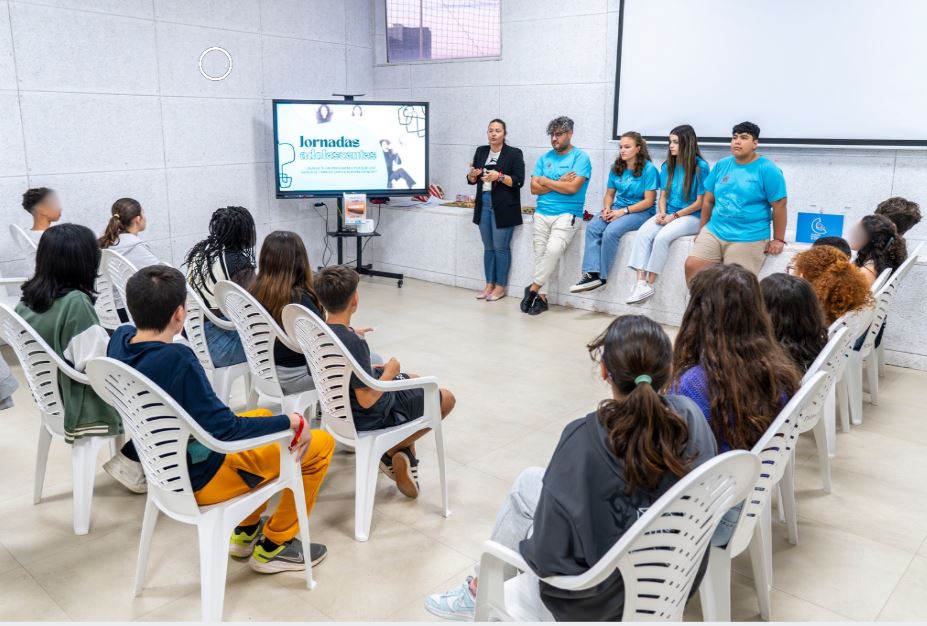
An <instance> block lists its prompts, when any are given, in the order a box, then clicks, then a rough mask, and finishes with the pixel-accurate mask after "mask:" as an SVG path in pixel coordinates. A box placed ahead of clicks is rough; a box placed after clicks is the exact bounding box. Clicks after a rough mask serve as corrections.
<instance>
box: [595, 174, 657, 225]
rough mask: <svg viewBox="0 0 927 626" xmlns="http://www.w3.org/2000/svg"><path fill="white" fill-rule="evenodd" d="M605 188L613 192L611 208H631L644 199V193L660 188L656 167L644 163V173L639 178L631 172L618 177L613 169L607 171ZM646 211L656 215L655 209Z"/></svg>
mask: <svg viewBox="0 0 927 626" xmlns="http://www.w3.org/2000/svg"><path fill="white" fill-rule="evenodd" d="M607 187H608V188H609V189H614V190H615V200H614V201H613V202H612V206H614V207H626V206H631V205H632V204H637V203H638V202H640V201H641V200H643V199H644V192H645V191H654V190H656V189H659V188H660V174H659V172H657V168H656V166H655V165H654V164H653V163H651V162H650V161H645V162H644V171H643V172H641V175H640V176H635V175H634V174H632V173H631V170H625V171H623V172H622V173H621V176H619V175H618V174H616V173H615V170H614V168H613V169H610V170H609V171H608V185H607ZM654 204H656V203H654ZM647 211H648V212H649V213H650V214H651V215H653V214H654V213H656V208H655V207H653V206H652V207H650V208H649V209H647Z"/></svg>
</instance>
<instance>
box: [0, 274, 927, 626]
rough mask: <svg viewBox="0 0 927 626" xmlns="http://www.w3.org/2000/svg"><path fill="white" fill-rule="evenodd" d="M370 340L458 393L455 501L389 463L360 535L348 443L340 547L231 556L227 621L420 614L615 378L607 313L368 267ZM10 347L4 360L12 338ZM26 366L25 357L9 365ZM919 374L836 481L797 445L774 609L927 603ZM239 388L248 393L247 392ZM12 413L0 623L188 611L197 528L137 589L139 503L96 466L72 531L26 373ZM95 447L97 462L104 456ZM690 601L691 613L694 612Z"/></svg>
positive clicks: (785, 616)
mask: <svg viewBox="0 0 927 626" xmlns="http://www.w3.org/2000/svg"><path fill="white" fill-rule="evenodd" d="M356 321H357V322H358V323H359V324H362V325H369V326H373V327H375V328H376V331H375V332H374V333H372V334H371V335H370V336H369V341H370V343H371V345H372V346H373V348H374V349H375V350H376V351H378V352H380V353H381V354H383V355H384V356H387V357H388V356H390V355H395V356H396V357H397V358H399V359H400V361H401V363H402V365H403V369H404V370H406V371H412V372H417V373H421V374H434V375H436V376H438V378H439V380H440V382H441V384H442V385H444V386H446V387H449V388H450V389H452V390H453V391H454V392H455V393H456V395H457V398H458V405H457V409H456V411H455V412H454V413H453V414H452V415H451V416H450V417H449V418H448V420H447V422H446V431H445V432H446V442H447V452H448V456H449V462H448V470H449V480H450V489H451V492H450V495H451V508H452V515H451V517H449V518H448V519H444V518H443V517H441V515H440V512H439V499H440V492H439V490H438V486H437V479H436V472H435V471H434V469H435V460H434V456H433V455H432V454H431V449H432V446H431V445H430V443H429V441H428V440H425V442H424V444H423V445H422V446H421V448H422V450H421V453H420V456H422V463H423V468H422V475H423V476H422V478H423V480H422V483H423V485H422V486H423V493H422V495H421V497H420V499H419V500H418V501H410V500H407V499H405V498H404V497H403V496H401V495H400V494H399V493H398V492H397V491H396V488H395V486H393V485H391V484H390V483H389V482H388V481H387V480H386V479H385V478H384V477H381V478H380V481H379V489H378V491H377V500H376V508H375V512H374V520H373V529H372V534H371V538H370V541H369V542H368V543H357V542H355V541H354V539H353V513H354V508H353V502H354V473H353V457H352V456H350V455H348V454H344V453H340V452H339V453H336V455H335V459H334V462H333V464H332V467H331V470H330V471H329V474H328V477H327V478H326V482H325V485H324V486H323V489H322V494H321V496H320V498H319V501H318V504H317V507H316V509H315V511H314V513H313V515H312V522H313V524H312V536H313V539H314V540H316V541H322V542H324V543H326V544H328V547H329V551H330V555H329V558H328V560H327V561H326V562H325V563H324V564H322V565H321V566H320V567H319V568H318V569H317V570H316V576H317V580H318V586H317V588H316V589H315V590H314V591H311V592H310V591H307V590H306V589H305V588H304V587H303V586H302V579H301V578H300V576H299V575H297V574H279V575H276V576H261V575H258V574H254V573H253V572H251V570H250V569H248V567H247V566H246V565H245V564H243V563H237V562H233V563H231V564H230V568H229V576H228V584H227V590H226V600H225V619H227V620H255V619H258V620H300V621H316V620H329V619H333V620H334V619H338V620H372V619H381V620H382V619H389V620H401V621H410V620H427V619H430V615H429V614H428V613H426V612H425V610H424V609H423V608H422V600H423V599H424V597H425V596H426V595H427V594H428V593H431V592H435V591H439V590H444V589H446V588H448V587H450V586H452V585H455V584H457V583H458V582H459V581H460V580H461V579H462V578H463V577H464V576H466V574H467V573H468V572H469V571H470V569H471V566H472V564H473V562H474V561H475V560H476V558H477V557H478V555H479V552H480V546H481V543H482V542H483V541H484V540H485V539H486V538H488V536H489V531H490V529H491V527H492V523H493V518H494V516H495V512H496V509H497V507H498V505H499V503H500V502H501V500H502V498H503V497H504V495H505V493H506V491H507V489H508V487H509V485H510V483H511V482H512V480H513V479H514V478H515V476H517V475H518V473H519V472H520V471H521V470H522V469H523V468H524V467H526V466H528V465H544V464H546V462H547V460H548V459H549V457H550V454H551V452H552V451H553V448H554V446H555V444H556V442H557V439H558V437H559V433H560V430H561V429H562V427H563V425H564V424H566V423H567V422H568V421H570V420H571V419H573V418H575V417H578V416H580V415H584V414H585V413H587V412H588V411H590V410H592V409H593V408H594V407H595V406H596V403H597V402H598V401H599V400H600V399H601V398H602V397H604V396H605V394H606V389H605V387H604V386H603V383H601V381H597V380H596V378H595V376H594V371H593V365H592V362H591V361H590V359H589V357H588V355H587V353H586V351H585V349H584V346H585V344H586V342H588V341H589V340H590V339H592V338H593V337H594V336H595V335H596V334H597V333H599V332H600V331H601V330H603V329H604V328H605V326H606V325H607V323H608V321H609V318H608V317H607V316H604V315H600V314H595V313H589V312H586V311H579V310H569V309H561V308H554V309H552V310H551V311H550V312H549V313H546V314H544V315H542V316H540V317H536V318H528V317H526V316H524V315H522V314H521V313H520V312H519V311H518V306H517V301H516V300H514V299H511V298H510V299H507V300H504V301H501V302H495V303H484V302H478V301H476V300H474V299H473V294H471V293H469V292H467V291H463V290H460V289H453V288H449V287H443V286H438V285H433V284H429V283H423V282H419V281H414V280H408V281H406V286H405V287H404V288H403V289H402V290H397V289H396V287H395V286H394V284H393V283H388V282H371V281H366V280H365V281H364V282H363V284H362V291H361V313H360V315H359V316H358V318H357V320H356ZM4 356H5V357H6V359H7V362H9V363H10V364H11V365H14V363H15V359H13V358H12V356H11V354H10V352H9V351H8V349H4ZM14 368H15V369H16V371H17V373H18V374H21V373H20V372H19V368H18V364H15V365H14ZM925 385H927V373H921V372H916V371H913V370H906V369H898V368H892V367H890V368H888V373H887V376H886V377H885V378H884V379H883V381H882V402H881V404H880V406H878V407H872V406H869V405H867V406H866V419H865V423H864V424H863V425H862V426H859V427H855V428H854V429H853V431H852V432H851V433H849V434H841V435H840V436H839V438H838V456H837V458H836V459H835V460H834V466H833V483H834V489H833V493H832V494H831V495H824V493H823V492H822V491H821V489H820V478H819V474H818V468H817V461H816V459H815V456H814V453H813V447H812V446H811V444H810V442H808V441H804V442H803V443H802V445H801V446H800V448H799V468H798V478H797V484H798V498H799V502H798V510H799V515H800V528H799V531H800V544H799V545H798V546H792V545H789V544H788V543H787V542H786V540H785V529H784V527H782V526H781V525H780V524H778V523H774V552H775V554H774V557H773V558H774V585H775V590H774V591H773V594H772V617H773V619H775V620H805V621H807V620H831V621H837V620H847V619H856V620H875V619H881V620H916V619H921V620H922V619H925V618H927V594H925V593H924V591H925V589H927V542H925V538H927V481H925V480H924V477H925V476H927V420H925V419H924V412H923V407H924V402H923V400H922V395H921V394H922V393H923V391H922V389H923V388H924V387H925ZM237 398H238V399H239V400H241V399H242V398H243V396H242V395H241V393H240V391H239V392H238V394H237ZM16 402H17V405H16V408H14V409H13V410H11V411H4V412H2V413H0V420H2V424H3V433H4V434H3V437H2V439H0V619H3V620H40V619H51V620H67V619H74V620H132V619H139V620H158V621H163V620H196V619H198V618H199V606H200V605H199V584H198V565H197V546H196V534H195V531H194V529H193V528H192V527H189V526H184V525H181V524H178V523H175V522H173V521H171V520H169V519H166V518H164V517H163V516H162V518H161V521H160V522H159V524H158V528H157V531H156V533H155V540H154V548H153V552H152V558H151V564H150V569H149V577H148V586H147V588H146V589H145V591H144V593H143V594H142V595H141V596H140V597H138V598H134V597H133V596H132V580H133V574H134V568H135V559H136V550H137V547H138V537H139V529H140V522H141V516H142V509H143V505H144V498H143V497H141V496H134V495H131V494H129V493H127V492H126V491H124V490H123V489H122V488H121V487H120V486H118V485H117V484H115V483H114V482H113V481H112V480H111V479H110V478H109V476H107V475H106V474H105V473H103V472H102V470H101V471H100V472H99V473H98V475H97V483H96V492H95V495H94V501H93V521H92V528H91V532H90V534H89V535H87V536H83V537H76V536H74V535H73V533H72V532H71V479H70V475H71V470H70V462H69V455H68V449H67V447H66V446H65V445H64V444H61V443H56V444H53V446H52V452H51V457H50V460H49V467H48V474H47V479H46V486H45V495H44V498H43V500H42V502H41V503H40V504H38V505H32V502H31V496H30V493H31V489H32V487H31V484H32V472H33V464H34V459H35V448H34V446H35V443H34V442H35V440H36V430H37V423H38V422H37V416H36V411H35V408H34V405H33V402H32V400H31V398H30V396H29V393H28V391H27V390H26V389H25V386H24V385H23V387H22V388H21V389H20V391H19V392H18V393H17V395H16ZM101 462H102V459H101ZM734 569H735V574H734V580H733V585H734V588H733V617H734V619H735V620H752V619H756V618H757V606H756V599H755V596H754V592H753V588H752V581H751V580H750V565H749V562H748V561H747V560H746V559H745V558H739V559H737V560H736V561H735V564H734ZM699 617H700V613H699V610H698V602H697V601H694V602H693V603H692V606H690V607H689V610H688V612H687V618H689V619H698V618H699Z"/></svg>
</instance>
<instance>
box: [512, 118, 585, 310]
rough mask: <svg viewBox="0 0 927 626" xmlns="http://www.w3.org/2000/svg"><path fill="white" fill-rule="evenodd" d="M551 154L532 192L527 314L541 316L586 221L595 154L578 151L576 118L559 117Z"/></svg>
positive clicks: (552, 126)
mask: <svg viewBox="0 0 927 626" xmlns="http://www.w3.org/2000/svg"><path fill="white" fill-rule="evenodd" d="M547 134H548V135H550V145H551V147H553V150H550V151H548V152H546V153H544V154H543V155H541V158H540V159H538V161H537V164H536V165H535V166H534V172H533V173H532V175H531V193H533V194H534V195H536V196H537V197H538V199H537V210H536V211H535V213H534V282H533V283H532V284H530V285H528V286H527V287H525V296H524V298H522V301H521V311H522V313H528V314H529V315H538V314H539V313H543V312H544V311H546V310H547V296H546V292H543V291H542V289H543V288H544V285H546V284H547V283H548V282H549V281H550V277H551V276H552V275H553V273H554V271H555V270H556V269H557V264H558V263H560V257H561V256H562V255H563V253H564V251H565V250H566V249H567V247H568V246H569V245H570V242H571V241H573V235H575V234H576V231H577V229H578V228H579V224H580V222H582V221H583V205H584V204H585V202H586V188H587V187H588V186H589V177H590V176H592V162H591V161H590V160H589V155H587V154H586V153H585V152H583V151H582V150H580V149H579V148H577V147H575V146H574V145H573V144H572V143H571V141H572V139H573V120H571V119H570V118H568V117H566V116H561V117H558V118H556V119H554V120H551V122H550V123H549V124H548V125H547Z"/></svg>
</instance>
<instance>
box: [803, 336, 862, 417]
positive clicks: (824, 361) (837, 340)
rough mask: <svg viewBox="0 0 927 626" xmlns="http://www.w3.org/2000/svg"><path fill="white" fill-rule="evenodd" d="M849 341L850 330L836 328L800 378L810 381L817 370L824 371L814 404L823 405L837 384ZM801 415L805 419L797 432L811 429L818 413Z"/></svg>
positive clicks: (847, 353) (845, 361)
mask: <svg viewBox="0 0 927 626" xmlns="http://www.w3.org/2000/svg"><path fill="white" fill-rule="evenodd" d="M851 341H852V337H851V336H850V330H849V329H848V328H847V327H845V326H842V327H840V328H838V329H837V332H835V333H834V334H833V335H832V336H831V338H830V339H829V340H828V341H827V345H825V346H824V348H823V349H822V350H821V352H820V353H819V354H818V356H817V358H816V359H815V360H814V362H813V363H812V364H811V366H810V367H808V371H807V372H805V375H804V377H803V378H802V383H803V384H804V383H806V382H808V381H810V380H811V379H812V378H813V377H814V375H815V374H817V373H818V372H824V374H825V375H826V376H827V383H826V384H825V385H824V386H823V387H822V388H821V390H820V397H819V398H815V399H814V402H815V403H816V404H819V405H821V406H823V405H824V401H825V399H826V398H827V394H828V393H829V392H830V389H831V387H833V386H834V385H835V384H837V381H838V380H839V379H840V377H841V376H842V375H843V371H844V370H845V369H846V366H847V363H848V362H849V360H850V350H852V349H853V346H852V345H851V343H850V342H851ZM803 416H804V417H805V418H807V419H804V420H803V421H802V422H801V423H800V424H799V427H798V430H799V432H807V431H808V430H811V429H812V428H813V427H814V425H815V424H816V423H817V421H818V418H819V416H818V415H814V414H812V413H810V412H806V413H804V414H803Z"/></svg>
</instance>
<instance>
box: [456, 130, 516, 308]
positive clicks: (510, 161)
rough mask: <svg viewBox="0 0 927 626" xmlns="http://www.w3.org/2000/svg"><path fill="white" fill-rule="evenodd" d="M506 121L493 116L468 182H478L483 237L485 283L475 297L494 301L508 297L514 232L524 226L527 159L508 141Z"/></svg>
mask: <svg viewBox="0 0 927 626" xmlns="http://www.w3.org/2000/svg"><path fill="white" fill-rule="evenodd" d="M505 134H506V129H505V122H503V121H502V120H500V119H495V120H492V121H491V122H490V123H489V128H488V129H487V131H486V135H487V137H488V138H489V145H486V146H480V147H479V148H477V149H476V152H475V153H474V154H473V162H472V163H470V171H469V172H468V173H467V182H468V183H470V184H471V185H476V205H475V206H474V207H473V223H474V224H477V225H478V226H479V227H480V237H482V239H483V269H484V270H485V272H486V286H485V287H484V288H483V291H481V292H480V293H479V295H477V296H476V297H477V298H478V299H480V300H486V301H488V302H492V301H493V300H499V299H501V298H504V297H505V287H506V285H507V284H508V280H509V268H510V267H511V265H512V250H511V244H512V234H513V233H514V232H515V227H516V226H521V186H522V185H523V184H524V182H525V159H524V157H523V156H522V154H521V150H519V149H518V148H513V147H512V146H510V145H508V144H506V143H505Z"/></svg>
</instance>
